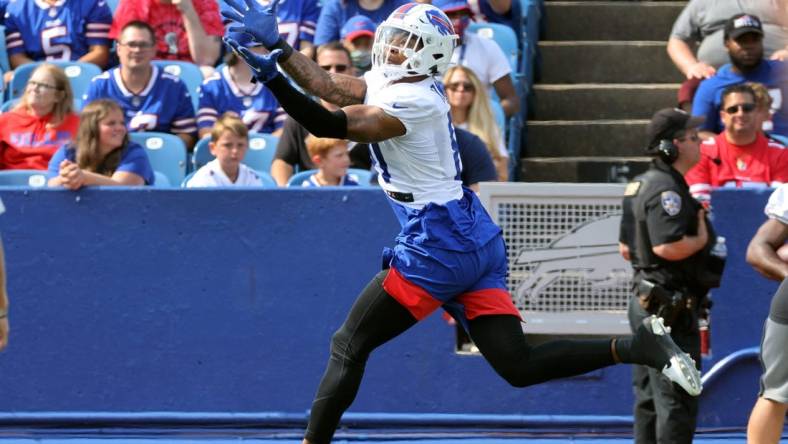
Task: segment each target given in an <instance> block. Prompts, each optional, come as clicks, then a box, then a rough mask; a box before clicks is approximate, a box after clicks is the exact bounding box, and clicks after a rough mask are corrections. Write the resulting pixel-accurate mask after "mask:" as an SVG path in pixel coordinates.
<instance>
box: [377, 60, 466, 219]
mask: <svg viewBox="0 0 788 444" xmlns="http://www.w3.org/2000/svg"><path fill="white" fill-rule="evenodd" d="M364 80H366V82H367V96H366V98H365V100H364V103H366V104H367V105H371V106H377V107H379V108H381V109H383V111H384V112H385V113H386V114H388V115H390V116H392V117H396V118H397V119H399V120H400V122H402V124H403V125H404V126H405V134H404V135H402V136H399V137H394V138H391V139H388V140H384V141H382V142H378V143H372V144H370V151H371V154H372V159H373V162H374V164H375V169H377V171H378V183H379V184H380V186H381V187H382V188H383V189H384V190H385V191H386V194H387V195H388V196H389V197H390V198H391V199H392V200H394V201H395V202H397V203H399V204H401V205H405V206H407V207H410V208H416V209H419V208H421V207H423V206H424V205H426V204H428V203H430V202H433V203H437V204H444V203H446V202H448V201H450V200H455V199H460V198H461V197H462V180H461V179H460V173H461V172H462V164H461V162H460V154H459V148H458V147H457V140H456V138H455V137H454V127H453V126H452V124H451V119H450V117H449V104H448V102H447V100H446V94H445V92H444V90H443V85H441V83H440V82H439V81H437V80H436V79H434V78H432V77H429V78H427V79H425V80H422V81H420V82H416V83H389V82H388V80H386V79H385V78H384V77H383V76H382V74H380V73H378V72H376V71H375V70H374V69H373V70H372V71H369V72H367V73H366V74H364Z"/></svg>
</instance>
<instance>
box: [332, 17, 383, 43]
mask: <svg viewBox="0 0 788 444" xmlns="http://www.w3.org/2000/svg"><path fill="white" fill-rule="evenodd" d="M375 28H376V26H375V22H373V21H372V19H370V18H369V17H367V16H364V15H354V16H353V17H350V18H349V19H348V21H346V22H345V24H344V25H343V26H342V30H341V31H340V32H339V36H340V38H341V39H342V40H353V39H355V38H356V37H361V36H363V35H367V36H370V37H375Z"/></svg>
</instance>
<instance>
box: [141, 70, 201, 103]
mask: <svg viewBox="0 0 788 444" xmlns="http://www.w3.org/2000/svg"><path fill="white" fill-rule="evenodd" d="M153 64H154V65H156V66H158V67H159V68H161V69H163V70H164V71H166V72H168V73H170V74H172V75H174V76H176V77H178V78H179V79H181V80H182V81H183V83H185V84H186V89H188V90H189V95H191V98H192V105H194V111H195V112H196V111H197V107H198V106H199V104H200V103H199V102H200V85H202V81H203V77H202V71H200V68H199V67H198V66H197V65H195V64H194V63H191V62H184V61H182V60H154V61H153Z"/></svg>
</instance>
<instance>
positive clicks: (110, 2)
mask: <svg viewBox="0 0 788 444" xmlns="http://www.w3.org/2000/svg"><path fill="white" fill-rule="evenodd" d="M118 3H120V0H107V6H109V10H110V11H112V15H115V11H116V10H117V9H118Z"/></svg>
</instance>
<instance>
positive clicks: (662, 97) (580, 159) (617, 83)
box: [520, 0, 686, 182]
mask: <svg viewBox="0 0 788 444" xmlns="http://www.w3.org/2000/svg"><path fill="white" fill-rule="evenodd" d="M685 5H686V2H677V1H643V2H639V1H623V0H622V1H546V2H545V3H544V6H545V12H544V16H543V17H542V23H543V29H544V32H543V35H542V38H541V39H540V42H539V52H540V59H541V63H540V66H539V69H538V71H539V73H540V75H539V77H537V79H536V82H535V84H534V86H533V97H532V99H533V105H532V106H531V107H530V110H531V112H530V115H529V116H528V121H527V127H526V135H525V136H524V139H525V143H524V146H523V150H522V152H521V170H520V180H522V181H526V182H625V181H627V180H628V179H630V178H632V177H634V176H635V175H637V174H639V173H640V172H642V171H644V170H645V168H646V166H647V163H648V158H646V157H643V147H644V145H645V143H646V140H645V127H646V124H647V122H648V119H649V118H650V117H651V115H652V114H653V113H654V111H656V110H657V109H659V108H663V107H669V106H675V104H676V92H677V91H678V88H679V85H680V82H681V81H682V75H681V74H680V73H679V71H678V70H677V69H676V68H675V67H674V66H673V64H672V62H671V61H670V58H669V57H668V55H667V52H666V49H665V48H666V42H667V39H668V36H669V34H670V29H671V27H672V26H673V22H674V20H675V19H676V17H677V16H678V15H679V13H680V12H681V10H682V9H683V7H684V6H685Z"/></svg>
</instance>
